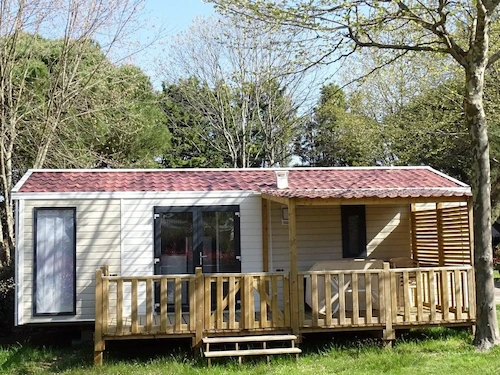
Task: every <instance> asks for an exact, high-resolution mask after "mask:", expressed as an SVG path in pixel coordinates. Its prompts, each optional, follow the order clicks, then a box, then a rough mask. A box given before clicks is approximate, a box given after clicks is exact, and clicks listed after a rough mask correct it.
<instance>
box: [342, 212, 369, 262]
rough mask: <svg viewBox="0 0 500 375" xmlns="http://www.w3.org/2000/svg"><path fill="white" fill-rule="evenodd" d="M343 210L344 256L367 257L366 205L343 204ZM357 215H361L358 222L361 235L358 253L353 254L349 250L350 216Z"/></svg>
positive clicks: (348, 257) (352, 257)
mask: <svg viewBox="0 0 500 375" xmlns="http://www.w3.org/2000/svg"><path fill="white" fill-rule="evenodd" d="M340 210H341V224H342V258H346V259H354V258H366V255H367V249H366V206H365V205H343V206H340ZM353 215H357V216H359V217H360V222H359V223H358V224H359V226H358V232H359V235H360V241H359V244H360V245H359V249H358V253H357V254H352V253H351V252H350V251H349V248H350V246H349V245H350V243H349V241H350V239H349V217H350V216H353Z"/></svg>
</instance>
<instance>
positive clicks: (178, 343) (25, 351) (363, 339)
mask: <svg viewBox="0 0 500 375" xmlns="http://www.w3.org/2000/svg"><path fill="white" fill-rule="evenodd" d="M450 339H458V340H461V341H463V342H464V343H466V342H467V343H470V342H471V341H472V337H471V335H470V333H469V332H468V331H467V330H465V329H461V330H458V329H451V328H443V327H436V328H426V329H413V330H410V331H405V332H402V333H401V334H400V335H399V336H398V339H397V340H396V343H395V346H397V345H398V344H403V343H408V342H414V343H419V342H425V341H432V340H443V341H446V340H450ZM190 344H191V342H190V340H187V339H170V340H125V341H110V342H107V343H106V352H105V358H104V363H105V364H107V365H114V364H118V365H119V364H125V365H129V364H130V365H139V366H142V365H146V364H149V363H153V362H162V363H163V362H166V363H168V362H171V363H177V364H184V365H186V366H188V367H191V368H193V369H195V368H198V369H199V368H205V367H206V366H207V361H206V359H204V358H203V357H201V355H200V353H201V352H200V350H199V349H196V350H193V349H191V346H190ZM381 346H382V341H381V340H380V338H378V337H377V335H376V333H375V332H374V333H371V334H370V333H369V332H368V333H367V332H345V333H338V334H335V335H332V334H324V333H322V334H309V335H305V336H304V340H303V342H302V344H301V345H300V347H301V349H302V351H303V354H302V356H313V357H314V356H315V355H318V354H322V355H324V354H326V353H331V352H332V350H333V351H345V353H346V354H348V355H356V353H360V352H364V351H365V350H372V349H374V350H378V348H380V347H381ZM92 354H93V347H92V344H91V343H86V344H85V345H81V346H79V347H76V348H73V347H71V346H70V344H69V342H66V345H62V343H61V340H55V341H54V342H53V345H51V344H50V343H49V344H47V342H45V343H43V344H42V345H36V343H34V342H28V343H26V344H17V345H11V346H9V347H8V349H6V350H4V352H3V359H4V363H3V364H2V363H0V373H7V374H9V373H12V374H30V373H34V372H37V371H39V370H45V371H47V372H50V373H57V372H63V371H68V370H75V369H79V370H83V371H84V372H85V370H86V369H89V370H90V369H91V368H92V366H93V363H92ZM237 361H238V360H237V358H220V359H217V360H216V361H215V362H214V363H215V364H216V365H217V366H222V367H227V368H232V367H235V366H236V367H237V366H238V363H237ZM275 361H276V362H278V363H288V362H290V363H294V362H295V358H294V356H279V357H272V359H271V363H272V362H275ZM265 362H266V358H265V356H262V357H260V356H259V357H254V358H245V360H244V363H245V365H250V366H252V365H260V364H263V363H265Z"/></svg>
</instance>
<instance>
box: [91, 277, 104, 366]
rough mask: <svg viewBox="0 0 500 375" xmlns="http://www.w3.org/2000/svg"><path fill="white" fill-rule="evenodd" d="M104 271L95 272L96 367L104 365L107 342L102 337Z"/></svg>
mask: <svg viewBox="0 0 500 375" xmlns="http://www.w3.org/2000/svg"><path fill="white" fill-rule="evenodd" d="M102 274H103V270H102V269H97V270H96V271H95V330H94V365H102V360H103V353H104V350H105V348H106V342H105V340H104V338H103V336H102V332H103V329H102V318H103V316H102V305H103V303H102V302H103V301H102V297H103V294H102V292H103V291H102Z"/></svg>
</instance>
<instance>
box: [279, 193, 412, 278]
mask: <svg viewBox="0 0 500 375" xmlns="http://www.w3.org/2000/svg"><path fill="white" fill-rule="evenodd" d="M281 207H282V206H281V205H279V204H275V203H273V204H272V206H271V230H270V231H271V233H272V239H271V244H270V253H271V254H270V257H269V258H270V263H271V264H270V270H273V271H276V270H281V269H283V270H284V271H288V270H289V265H290V263H289V255H288V251H289V250H288V225H283V224H282V222H281ZM408 213H409V207H408V206H395V205H392V206H391V205H387V206H386V205H383V206H382V205H376V206H375V205H374V206H366V235H367V256H368V257H369V258H377V259H389V258H392V257H396V256H410V251H411V250H410V238H411V236H410V229H409V216H408ZM297 252H298V254H297V255H298V258H297V259H298V269H299V271H307V270H308V269H309V268H310V267H311V266H312V265H314V263H316V262H318V261H323V260H335V259H342V226H341V215H340V206H314V207H304V206H298V207H297Z"/></svg>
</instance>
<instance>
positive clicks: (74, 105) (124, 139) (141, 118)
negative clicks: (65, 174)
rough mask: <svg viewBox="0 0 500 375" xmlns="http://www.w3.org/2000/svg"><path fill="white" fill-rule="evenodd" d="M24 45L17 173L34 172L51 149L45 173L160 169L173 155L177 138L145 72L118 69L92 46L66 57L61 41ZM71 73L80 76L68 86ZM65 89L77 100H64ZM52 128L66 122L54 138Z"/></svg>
mask: <svg viewBox="0 0 500 375" xmlns="http://www.w3.org/2000/svg"><path fill="white" fill-rule="evenodd" d="M22 39H23V40H21V42H20V43H18V45H17V48H18V49H19V52H18V60H17V63H16V64H17V65H16V69H15V71H16V72H19V74H18V75H17V77H16V79H15V85H14V86H15V89H16V90H18V91H19V92H20V93H22V95H19V97H20V100H21V101H22V103H21V105H20V107H19V110H18V112H19V114H20V115H22V116H23V120H24V121H23V126H22V127H20V129H19V134H18V139H17V142H16V143H15V159H16V162H15V164H16V169H19V170H23V169H26V168H29V167H31V166H32V165H33V164H34V162H35V159H36V158H37V153H38V149H39V145H41V144H43V143H44V142H47V141H50V142H51V147H50V148H49V150H48V153H47V157H46V159H45V160H44V163H43V166H45V167H51V168H61V167H62V168H78V167H86V168H91V167H113V168H116V167H123V166H137V167H151V166H155V165H157V161H156V160H157V158H158V157H159V156H161V155H163V154H165V153H166V152H168V150H169V147H170V133H169V131H168V128H167V127H165V125H164V114H163V112H162V111H161V109H160V107H159V105H158V96H157V94H156V93H155V92H154V90H153V88H152V86H151V83H150V81H149V78H148V77H147V76H146V75H145V74H144V73H143V72H142V71H141V70H140V69H139V68H137V67H134V66H127V65H125V66H115V65H113V64H111V63H110V62H109V61H108V60H107V58H106V56H105V55H104V54H103V52H102V51H101V50H100V47H99V45H97V44H96V43H95V42H93V41H88V42H87V43H84V44H83V46H78V48H76V47H75V48H74V49H71V48H70V49H69V50H67V49H64V48H63V43H64V42H63V41H62V40H50V39H44V38H42V37H34V36H31V35H28V34H25V35H24V36H23V37H22ZM28 42H30V43H31V45H30V48H27V47H26V48H24V46H25V44H26V43H28ZM70 43H71V41H70ZM62 51H64V52H62ZM65 65H67V66H69V68H68V67H66V68H64V69H66V70H74V71H76V73H75V75H74V77H73V78H72V79H71V80H68V81H63V78H61V77H62V76H63V66H65ZM63 85H69V87H70V89H69V90H67V91H68V92H71V93H74V94H71V96H70V95H66V96H65V94H64V93H65V91H64V90H63V89H62V86H63ZM21 90H22V91H21ZM56 117H57V119H56ZM53 118H54V119H53ZM53 121H60V122H61V125H60V126H59V127H58V129H57V133H54V134H52V133H51V130H50V126H51V124H52V123H53Z"/></svg>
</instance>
